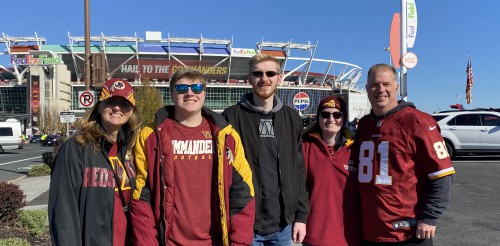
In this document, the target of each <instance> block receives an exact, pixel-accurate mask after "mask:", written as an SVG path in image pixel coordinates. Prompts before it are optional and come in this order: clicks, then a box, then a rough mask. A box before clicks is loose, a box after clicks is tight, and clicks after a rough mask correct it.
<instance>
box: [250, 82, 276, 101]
mask: <svg viewBox="0 0 500 246" xmlns="http://www.w3.org/2000/svg"><path fill="white" fill-rule="evenodd" d="M277 88H278V83H276V84H274V85H272V84H271V87H270V88H268V89H263V88H261V87H259V86H258V85H255V86H254V90H253V91H254V93H255V95H257V96H258V97H260V98H262V99H264V100H266V99H268V98H270V97H272V96H273V95H274V93H275V92H276V89H277Z"/></svg>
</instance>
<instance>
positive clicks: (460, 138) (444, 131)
mask: <svg viewBox="0 0 500 246" xmlns="http://www.w3.org/2000/svg"><path fill="white" fill-rule="evenodd" d="M432 117H434V119H435V120H436V121H437V123H438V125H439V127H440V128H441V135H442V136H443V138H444V141H445V143H446V149H447V150H448V153H449V154H450V156H451V157H454V156H455V155H457V154H460V153H462V154H464V153H500V109H475V110H454V111H442V112H439V113H435V114H433V115H432Z"/></svg>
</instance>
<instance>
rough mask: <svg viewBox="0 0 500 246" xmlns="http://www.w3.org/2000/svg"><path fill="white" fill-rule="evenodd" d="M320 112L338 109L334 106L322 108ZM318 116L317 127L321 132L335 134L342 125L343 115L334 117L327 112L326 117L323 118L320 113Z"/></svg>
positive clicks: (332, 111)
mask: <svg viewBox="0 0 500 246" xmlns="http://www.w3.org/2000/svg"><path fill="white" fill-rule="evenodd" d="M321 112H328V113H334V112H340V111H339V110H338V109H336V108H324V109H323V110H321ZM318 116H319V119H318V123H319V127H320V129H321V131H322V133H323V134H325V133H327V134H329V135H330V134H331V135H335V134H337V133H338V132H340V129H341V128H342V126H343V125H344V117H340V118H338V119H336V118H335V117H334V116H333V115H331V114H329V115H328V117H326V118H325V117H323V116H322V113H320V114H318Z"/></svg>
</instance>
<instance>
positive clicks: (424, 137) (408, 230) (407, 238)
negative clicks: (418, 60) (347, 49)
mask: <svg viewBox="0 0 500 246" xmlns="http://www.w3.org/2000/svg"><path fill="white" fill-rule="evenodd" d="M366 89H367V91H368V99H369V100H370V103H371V106H372V111H371V112H370V114H369V115H366V116H364V117H363V118H362V119H361V120H360V122H359V126H358V129H357V133H356V140H357V141H356V142H357V146H358V150H359V154H358V155H357V157H358V158H359V169H358V181H359V190H360V194H361V204H362V209H361V210H362V223H363V240H364V241H363V245H381V244H383V245H391V244H396V243H397V245H432V237H434V235H435V231H436V222H437V220H438V219H439V216H440V215H441V214H442V213H443V212H444V210H445V209H446V207H447V205H448V202H449V192H450V187H451V182H452V176H451V175H452V174H454V173H455V170H454V169H453V167H452V164H451V160H450V157H449V155H448V152H447V151H446V148H445V143H444V140H443V138H442V137H441V134H440V129H439V126H438V125H437V123H436V121H435V120H434V119H433V118H432V117H431V116H430V115H429V114H426V113H424V112H421V111H419V110H417V109H416V108H415V106H414V105H413V103H409V102H405V101H403V100H401V101H399V102H398V100H397V90H398V85H397V83H396V70H395V69H394V68H393V67H392V66H389V65H386V64H377V65H375V66H373V67H371V68H370V70H369V71H368V82H367V84H366Z"/></svg>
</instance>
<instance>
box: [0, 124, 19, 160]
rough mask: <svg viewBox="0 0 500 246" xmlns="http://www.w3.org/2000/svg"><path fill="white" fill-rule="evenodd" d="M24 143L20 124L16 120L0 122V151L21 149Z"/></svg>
mask: <svg viewBox="0 0 500 246" xmlns="http://www.w3.org/2000/svg"><path fill="white" fill-rule="evenodd" d="M23 147H24V141H23V137H22V132H21V123H20V122H19V121H18V120H16V119H7V120H6V121H3V122H0V150H1V151H2V152H4V151H5V150H12V149H22V148H23Z"/></svg>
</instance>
